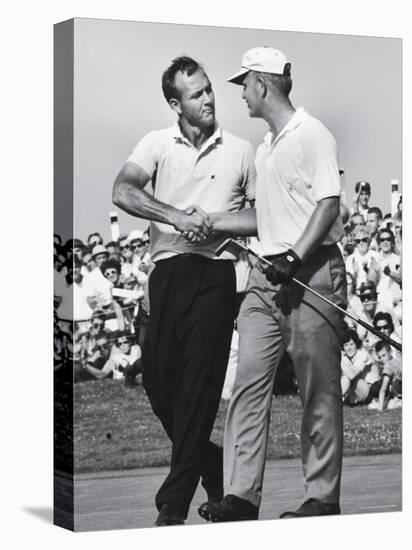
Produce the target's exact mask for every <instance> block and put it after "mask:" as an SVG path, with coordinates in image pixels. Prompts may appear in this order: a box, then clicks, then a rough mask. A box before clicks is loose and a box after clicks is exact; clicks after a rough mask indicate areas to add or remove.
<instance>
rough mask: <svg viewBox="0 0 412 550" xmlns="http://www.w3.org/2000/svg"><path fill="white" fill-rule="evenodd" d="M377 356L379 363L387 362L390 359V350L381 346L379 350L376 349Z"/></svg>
mask: <svg viewBox="0 0 412 550" xmlns="http://www.w3.org/2000/svg"><path fill="white" fill-rule="evenodd" d="M377 356H378V360H379V361H380V362H381V363H387V362H388V361H390V360H391V359H392V356H391V353H390V351H388V350H387V349H386V348H382V349H381V351H378V353H377Z"/></svg>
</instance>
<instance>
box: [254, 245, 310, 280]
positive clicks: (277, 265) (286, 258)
mask: <svg viewBox="0 0 412 550" xmlns="http://www.w3.org/2000/svg"><path fill="white" fill-rule="evenodd" d="M301 264H302V261H301V259H300V258H299V256H298V255H297V254H296V253H295V252H294V251H293V250H292V249H291V248H290V249H289V250H288V251H287V252H286V253H285V254H282V255H281V256H279V257H278V258H275V259H274V260H273V262H272V265H271V266H269V267H267V268H266V269H265V270H264V271H263V273H264V274H265V275H266V279H267V280H268V281H270V282H271V283H272V284H273V285H277V284H278V283H287V282H289V281H290V280H291V279H292V278H293V277H294V276H295V273H296V271H297V270H298V269H299V266H300V265H301Z"/></svg>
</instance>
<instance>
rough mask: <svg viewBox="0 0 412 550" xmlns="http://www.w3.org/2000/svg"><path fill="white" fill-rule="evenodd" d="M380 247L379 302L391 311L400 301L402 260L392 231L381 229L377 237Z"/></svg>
mask: <svg viewBox="0 0 412 550" xmlns="http://www.w3.org/2000/svg"><path fill="white" fill-rule="evenodd" d="M377 241H378V245H379V257H378V270H379V274H378V284H377V287H376V289H377V291H378V293H379V302H380V304H382V305H383V306H384V307H386V308H387V309H388V310H389V311H391V310H392V309H393V308H394V307H395V305H396V304H397V303H398V302H399V301H400V299H401V295H402V290H401V283H402V278H401V271H400V268H401V259H400V256H399V255H398V254H395V252H394V250H395V236H394V234H393V233H392V231H391V230H390V229H381V230H380V231H379V233H378V235H377Z"/></svg>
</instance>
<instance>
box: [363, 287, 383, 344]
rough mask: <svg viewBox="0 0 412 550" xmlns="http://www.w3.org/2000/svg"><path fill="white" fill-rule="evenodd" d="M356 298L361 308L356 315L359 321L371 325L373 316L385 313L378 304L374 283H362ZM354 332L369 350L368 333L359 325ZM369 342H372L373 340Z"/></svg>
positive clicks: (369, 335)
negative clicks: (381, 312)
mask: <svg viewBox="0 0 412 550" xmlns="http://www.w3.org/2000/svg"><path fill="white" fill-rule="evenodd" d="M358 296H359V300H360V302H361V308H360V310H359V311H358V312H356V313H357V315H358V317H359V318H360V319H362V320H363V321H365V322H367V323H368V324H369V325H372V324H373V319H374V317H375V315H376V314H377V313H378V312H380V311H386V309H385V308H384V306H382V305H381V304H380V303H379V302H378V293H377V291H376V285H375V283H373V282H372V281H367V282H366V283H362V284H361V286H360V288H359V290H358ZM356 330H357V333H358V335H359V338H360V339H361V340H362V341H363V343H364V345H365V346H366V347H368V348H370V347H371V344H370V342H369V338H372V336H371V334H370V332H369V331H367V330H366V329H365V328H364V327H363V326H361V325H359V324H358V325H357V327H356ZM371 342H373V339H372V340H371Z"/></svg>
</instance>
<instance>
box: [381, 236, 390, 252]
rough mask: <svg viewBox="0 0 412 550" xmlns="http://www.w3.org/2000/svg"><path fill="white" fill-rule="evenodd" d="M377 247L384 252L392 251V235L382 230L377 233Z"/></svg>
mask: <svg viewBox="0 0 412 550" xmlns="http://www.w3.org/2000/svg"><path fill="white" fill-rule="evenodd" d="M379 249H380V250H382V252H384V253H388V252H391V251H392V237H391V235H390V234H389V233H385V232H382V233H381V234H380V235H379Z"/></svg>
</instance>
